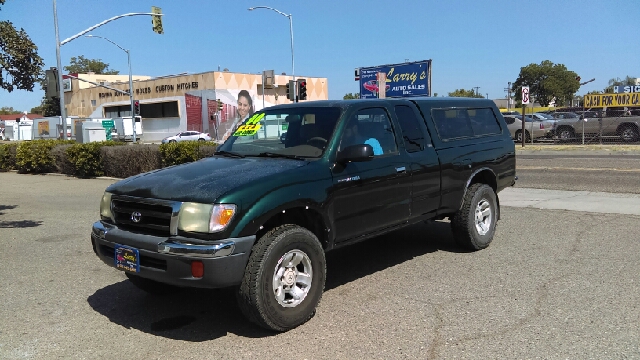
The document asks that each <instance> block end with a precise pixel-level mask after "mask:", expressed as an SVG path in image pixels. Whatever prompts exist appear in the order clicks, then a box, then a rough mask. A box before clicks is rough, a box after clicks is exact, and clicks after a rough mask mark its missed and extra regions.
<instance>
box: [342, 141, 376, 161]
mask: <svg viewBox="0 0 640 360" xmlns="http://www.w3.org/2000/svg"><path fill="white" fill-rule="evenodd" d="M371 159H373V147H371V145H368V144H358V145H351V146H347V147H346V148H345V149H344V150H342V151H340V152H339V153H338V157H337V158H336V162H338V163H341V164H346V163H348V162H350V161H351V162H362V161H369V160H371Z"/></svg>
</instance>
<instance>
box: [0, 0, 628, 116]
mask: <svg viewBox="0 0 640 360" xmlns="http://www.w3.org/2000/svg"><path fill="white" fill-rule="evenodd" d="M57 5H58V23H59V26H60V39H61V40H64V39H66V38H68V37H70V36H72V35H74V34H76V33H78V32H80V31H82V30H84V29H86V28H88V27H90V26H92V25H94V24H96V23H99V22H101V21H103V20H105V19H107V18H110V17H112V16H115V15H119V14H124V13H129V12H150V10H151V6H152V5H155V6H159V7H161V8H162V11H163V13H164V14H165V16H164V20H163V25H164V31H165V34H164V35H158V34H155V33H154V32H152V31H151V19H150V18H149V17H129V18H124V19H120V20H117V21H114V22H112V23H109V24H107V25H105V26H103V27H101V28H99V29H97V30H94V31H93V32H92V34H94V35H100V36H105V37H108V38H109V39H111V40H113V41H114V42H116V43H118V44H119V45H121V46H122V47H124V48H127V49H131V54H132V64H133V65H132V67H133V73H134V74H138V75H150V76H161V75H169V74H176V73H183V72H189V73H199V72H206V71H211V70H217V69H218V66H220V67H221V68H228V69H229V70H231V71H234V72H246V73H258V72H261V71H262V70H269V69H273V70H275V71H276V73H277V74H279V73H282V72H286V73H287V74H290V73H291V52H290V38H289V21H288V19H287V18H286V17H283V16H281V15H278V14H277V13H275V12H273V11H270V10H264V9H259V10H254V11H247V8H249V7H251V6H258V5H264V6H271V7H274V8H277V9H278V10H280V11H282V12H285V13H291V14H293V31H294V47H295V66H296V67H295V70H296V75H297V76H317V77H327V78H328V82H329V98H330V99H341V98H342V96H344V94H346V93H349V92H358V86H357V83H356V82H355V81H354V79H353V70H354V68H356V67H361V66H373V65H382V64H390V63H400V62H404V61H405V59H409V61H418V60H425V59H432V60H433V68H432V88H433V92H435V93H438V94H440V95H443V94H444V95H446V93H448V92H451V91H454V90H455V89H458V88H464V89H471V88H473V87H476V86H478V87H480V89H479V92H480V93H481V94H483V95H486V94H488V95H489V97H490V98H492V99H494V98H504V97H505V95H506V93H505V92H504V88H505V87H507V82H509V81H515V80H516V78H517V77H518V74H519V72H520V68H521V67H523V66H526V65H528V64H530V63H540V62H541V61H543V60H550V61H552V62H554V63H561V64H565V65H566V66H567V68H568V69H569V70H572V71H575V72H577V73H578V74H579V75H580V76H581V77H582V79H583V80H588V79H591V78H595V79H596V81H594V82H593V83H590V84H587V85H585V86H583V87H582V88H581V89H580V90H579V94H585V93H587V92H588V91H591V90H602V89H603V88H604V87H606V86H607V82H608V80H609V79H611V78H615V77H620V78H624V77H625V76H627V75H629V76H633V77H640V42H639V41H638V34H640V1H638V0H607V1H602V0H600V1H592V0H584V1H574V0H537V1H521V0H486V1H478V0H447V1H435V0H412V1H408V0H396V1H388V0H387V1H380V0H369V1H356V0H340V1H336V0H323V1H284V0H233V1H218V0H216V1H195V0H180V1H176V0H135V1H133V0H128V1H124V0H109V1H95V0H57ZM0 9H1V10H0V19H2V20H7V19H8V20H10V21H12V22H13V23H14V25H15V26H16V27H22V28H24V29H25V30H26V31H27V33H28V34H29V35H30V37H31V39H32V40H33V41H34V42H35V43H36V45H37V46H38V51H39V54H40V56H42V57H43V58H44V61H45V66H46V68H49V67H50V66H55V63H56V57H55V33H54V26H53V5H52V1H51V0H7V2H6V4H5V5H4V6H2V7H1V8H0ZM78 55H84V56H86V57H87V58H94V59H102V60H103V61H104V62H106V63H108V64H109V65H110V68H111V69H115V70H119V71H120V72H121V73H123V74H126V73H127V57H126V55H125V53H124V52H122V51H121V50H119V49H118V48H116V47H115V46H113V45H111V44H109V43H108V42H106V41H104V40H101V39H89V38H79V39H76V40H74V41H72V42H70V43H68V44H66V45H64V46H62V48H61V57H62V64H63V66H64V65H68V62H69V59H70V58H71V57H72V56H78ZM43 94H44V92H43V91H42V90H39V89H36V90H35V91H34V92H27V91H14V92H12V93H7V92H6V91H4V90H0V107H2V106H12V107H14V108H15V109H17V110H29V109H31V108H32V107H34V106H37V105H39V103H40V100H41V98H42V96H43Z"/></svg>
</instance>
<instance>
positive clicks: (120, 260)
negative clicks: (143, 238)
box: [114, 244, 140, 272]
mask: <svg viewBox="0 0 640 360" xmlns="http://www.w3.org/2000/svg"><path fill="white" fill-rule="evenodd" d="M114 259H115V262H116V268H117V269H120V270H126V271H131V272H140V252H139V251H138V249H135V248H132V247H128V246H124V245H118V244H116V246H115V256H114Z"/></svg>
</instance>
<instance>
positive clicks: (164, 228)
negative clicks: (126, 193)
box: [111, 196, 180, 236]
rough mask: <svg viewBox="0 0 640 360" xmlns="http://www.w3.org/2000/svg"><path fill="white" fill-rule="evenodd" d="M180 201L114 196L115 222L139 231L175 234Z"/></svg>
mask: <svg viewBox="0 0 640 360" xmlns="http://www.w3.org/2000/svg"><path fill="white" fill-rule="evenodd" d="M179 208H180V206H179V203H178V204H173V203H172V202H166V201H159V200H152V199H142V198H133V197H122V196H117V197H116V196H114V197H112V199H111V212H112V214H113V216H114V220H115V223H116V224H117V225H118V226H119V227H121V228H123V229H127V230H133V231H136V230H137V231H139V232H142V233H145V234H150V235H159V236H168V235H175V232H176V229H175V226H172V224H173V223H175V222H176V221H172V220H177V215H178V211H179Z"/></svg>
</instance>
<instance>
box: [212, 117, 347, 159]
mask: <svg viewBox="0 0 640 360" xmlns="http://www.w3.org/2000/svg"><path fill="white" fill-rule="evenodd" d="M340 114H341V110H340V108H336V107H299V108H283V109H277V110H269V109H267V110H265V111H260V112H257V113H255V114H253V115H252V116H250V117H249V118H248V119H247V120H246V121H245V122H243V123H242V124H240V125H239V126H238V127H237V128H236V129H234V130H233V132H232V133H231V136H230V137H229V138H228V139H227V141H225V143H224V144H222V145H221V146H220V147H219V150H220V151H225V152H233V153H235V154H239V155H243V156H265V154H267V155H269V156H270V157H277V156H278V155H282V157H290V158H319V157H321V156H322V154H323V153H324V150H325V148H326V147H327V145H328V144H329V141H330V140H331V137H332V136H333V132H334V129H335V127H336V123H337V122H338V119H339V118H340Z"/></svg>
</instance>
